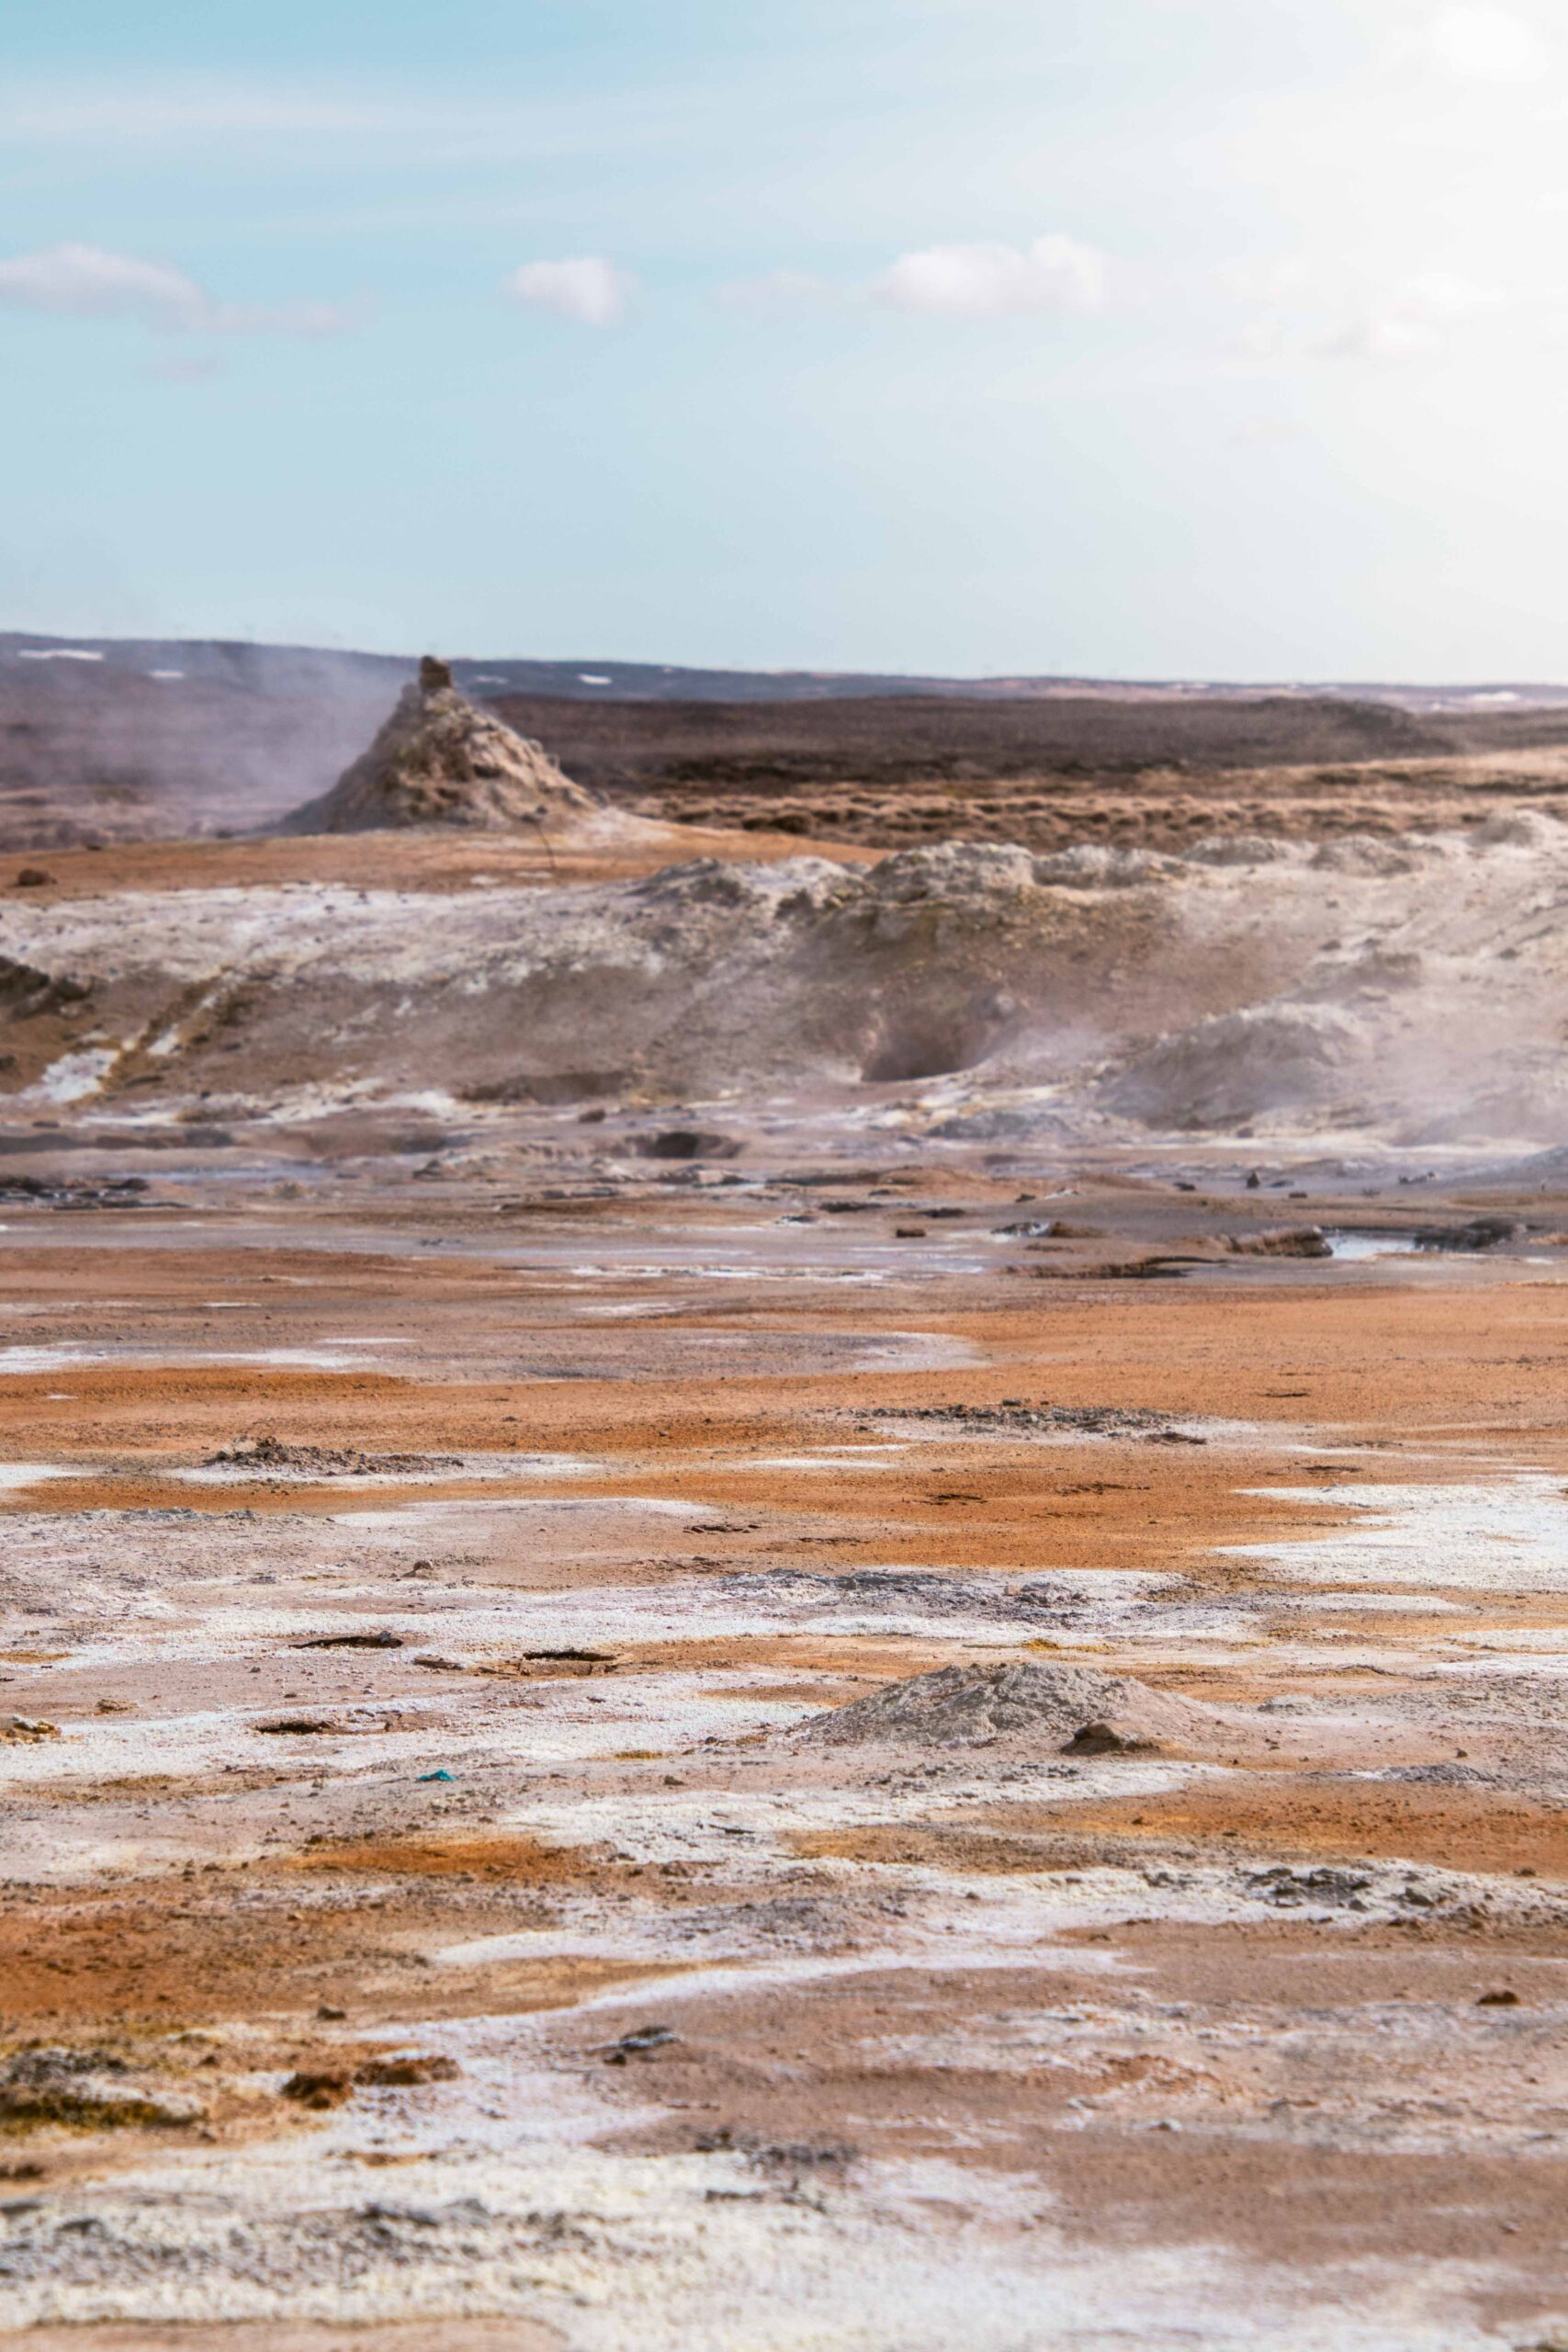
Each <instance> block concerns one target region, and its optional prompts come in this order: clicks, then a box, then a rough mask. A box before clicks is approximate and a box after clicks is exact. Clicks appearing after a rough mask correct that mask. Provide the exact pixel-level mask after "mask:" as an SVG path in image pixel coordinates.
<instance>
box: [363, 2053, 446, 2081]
mask: <svg viewBox="0 0 1568 2352" xmlns="http://www.w3.org/2000/svg"><path fill="white" fill-rule="evenodd" d="M462 2071H463V2070H462V2068H461V2066H459V2065H458V2064H457V2060H456V2059H455V2058H448V2057H446V2055H445V2054H444V2053H443V2052H439V2051H437V2052H434V2053H432V2054H431V2055H430V2056H428V2057H408V2058H371V2059H368V2060H367V2062H366V2064H364V2065H363V2066H356V2067H355V2073H354V2079H355V2083H356V2084H358V2085H362V2086H364V2087H365V2088H367V2089H375V2090H412V2089H413V2088H415V2087H416V2086H418V2085H419V2084H421V2083H455V2082H456V2081H457V2077H458V2075H460V2074H461V2073H462Z"/></svg>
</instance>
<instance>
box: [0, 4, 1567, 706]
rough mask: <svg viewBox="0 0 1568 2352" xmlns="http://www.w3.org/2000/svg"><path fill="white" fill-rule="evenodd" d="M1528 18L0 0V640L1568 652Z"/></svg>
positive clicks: (705, 650)
mask: <svg viewBox="0 0 1568 2352" xmlns="http://www.w3.org/2000/svg"><path fill="white" fill-rule="evenodd" d="M1565 133H1568V21H1565V17H1564V12H1563V11H1562V7H1561V6H1560V5H1559V6H1552V5H1551V0H1518V5H1517V6H1515V5H1511V4H1510V5H1508V6H1495V5H1492V0H657V5H655V4H654V0H505V4H504V5H502V0H446V5H444V6H442V7H441V8H439V9H433V8H431V7H429V6H419V5H415V0H374V5H367V4H362V0H268V5H267V6H266V7H265V8H251V7H246V8H238V7H232V6H231V7H214V6H212V4H211V0H138V5H137V6H135V7H133V8H132V7H127V6H126V5H125V0H6V9H5V11H4V18H3V23H0V432H3V434H4V447H5V449H6V495H5V497H4V499H3V500H0V628H28V629H36V630H39V631H43V632H52V633H59V634H62V636H69V635H70V634H72V633H76V634H81V635H88V634H105V635H108V634H122V635H123V634H134V635H142V636H147V635H159V636H165V635H166V636H176V635H186V636H197V637H256V638H264V639H271V640H274V641H280V642H288V643H310V644H325V645H338V646H360V647H366V648H370V649H375V650H386V651H397V652H412V651H417V650H421V649H422V648H423V647H426V646H429V647H432V648H437V649H440V650H445V651H446V652H449V653H452V654H461V655H471V656H475V655H490V656H494V657H500V656H513V657H519V656H538V657H542V658H552V659H574V658H580V657H581V658H588V657H593V658H597V659H608V658H615V659H619V660H622V661H634V660H635V661H658V662H681V663H702V664H716V665H721V666H746V667H756V668H811V669H874V670H895V671H909V672H919V671H926V672H942V673H981V674H991V675H996V674H1009V673H1032V674H1033V673H1047V674H1057V675H1092V676H1102V677H1129V678H1138V677H1167V676H1182V677H1190V678H1195V679H1201V680H1207V679H1236V680H1252V679H1256V680H1268V679H1277V680H1292V679H1297V678H1310V677H1323V678H1337V679H1358V678H1359V679H1367V680H1377V679H1384V680H1387V679H1411V680H1416V679H1433V680H1436V679H1445V680H1472V681H1474V680H1483V679H1495V680H1497V679H1501V680H1532V679H1533V680H1547V679H1556V680H1561V679H1564V678H1568V588H1565V586H1564V584H1563V579H1564V572H1565V567H1564V564H1563V562H1562V557H1561V554H1560V548H1562V544H1563V542H1564V539H1565V536H1568V458H1565V439H1568V267H1565V262H1568V135H1565Z"/></svg>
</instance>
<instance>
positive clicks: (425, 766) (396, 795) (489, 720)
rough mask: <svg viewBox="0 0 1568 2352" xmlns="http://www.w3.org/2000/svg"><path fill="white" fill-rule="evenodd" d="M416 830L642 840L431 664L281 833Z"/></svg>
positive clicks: (428, 662) (537, 746) (543, 753)
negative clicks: (589, 834)
mask: <svg viewBox="0 0 1568 2352" xmlns="http://www.w3.org/2000/svg"><path fill="white" fill-rule="evenodd" d="M411 825H462V826H466V827H468V828H470V829H471V830H474V831H479V832H491V833H502V832H516V831H521V830H523V829H525V828H526V829H529V830H532V831H539V832H543V833H544V834H546V835H547V836H549V835H550V834H552V833H555V834H558V833H561V832H581V831H594V832H598V831H605V832H611V831H616V830H623V829H626V827H628V826H630V827H632V828H633V829H636V830H641V829H640V827H638V826H637V820H635V819H629V820H628V819H626V818H617V817H615V816H612V815H611V814H610V813H609V812H608V811H607V810H606V809H603V808H601V806H600V804H599V803H598V801H596V800H595V799H594V798H593V797H592V794H591V793H587V792H584V790H583V789H582V786H581V785H578V784H573V782H572V781H571V778H570V776H569V775H566V773H565V772H564V770H562V769H561V768H559V767H558V766H557V764H556V763H555V761H554V760H552V759H551V758H550V756H549V754H548V752H546V751H545V750H544V748H543V746H542V745H540V744H538V743H533V742H529V741H527V740H526V738H525V737H524V736H521V735H514V734H513V731H512V729H511V728H510V727H507V726H505V725H503V724H502V721H501V720H500V719H499V718H495V717H494V716H493V715H492V714H491V712H489V711H485V710H479V709H476V708H475V707H474V705H473V704H472V703H471V702H469V701H468V700H467V699H466V697H465V696H464V695H460V694H459V693H458V692H457V688H456V686H454V684H452V673H451V672H450V671H449V670H448V669H447V667H446V663H445V662H436V661H433V660H431V659H430V658H429V656H426V658H425V660H424V661H423V662H422V663H421V664H420V673H419V683H418V684H417V685H412V686H407V687H405V688H404V690H403V693H402V695H400V698H399V701H398V706H397V707H396V709H395V710H394V711H393V713H392V715H391V717H390V718H389V719H388V721H387V723H386V725H385V726H384V727H383V728H382V729H381V731H380V733H379V734H378V736H377V738H376V740H375V741H374V742H373V743H372V744H371V746H370V749H369V750H368V751H367V752H365V753H364V755H363V757H361V758H360V759H357V760H355V763H354V764H353V766H352V767H348V768H345V769H344V773H343V775H341V776H339V778H338V780H337V782H336V784H334V785H333V788H332V790H331V791H330V792H328V793H324V794H323V795H322V797H321V798H320V799H319V800H310V801H307V803H306V804H305V806H304V807H303V808H302V809H296V810H295V811H294V813H293V815H292V816H290V817H288V818H286V819H285V820H284V822H283V825H282V828H281V830H282V831H284V832H288V833H362V832H375V831H386V830H388V829H389V828H393V827H400V826H411Z"/></svg>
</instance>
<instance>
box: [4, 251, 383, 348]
mask: <svg viewBox="0 0 1568 2352" xmlns="http://www.w3.org/2000/svg"><path fill="white" fill-rule="evenodd" d="M0 307H4V308H5V309H7V310H13V311H44V312H47V313H48V314H49V315H51V317H54V318H62V319H135V320H138V321H140V322H141V325H143V326H147V327H156V328H158V329H160V330H161V331H162V332H163V333H164V334H298V335H324V334H341V333H342V331H343V330H344V327H346V326H348V325H349V324H350V323H351V318H350V313H349V312H348V311H346V310H344V309H342V308H340V307H339V306H338V305H336V304H333V303H329V302H289V303H283V304H278V305H271V306H268V305H265V304H253V303H243V302H219V301H215V300H213V298H212V296H211V295H210V294H209V293H208V292H207V291H206V289H205V288H203V287H200V286H198V285H197V282H196V280H195V278H194V277H186V273H185V271H184V270H183V269H175V268H173V267H172V266H170V265H169V264H168V263H166V262H157V261H142V260H141V259H139V258H138V256H137V255H136V254H114V253H107V252H106V251H105V249H104V248H103V246H101V245H50V246H47V247H45V248H44V249H43V250H42V251H41V252H39V253H36V254H17V256H16V257H15V258H14V259H13V260H10V261H0Z"/></svg>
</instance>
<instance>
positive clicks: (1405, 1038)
mask: <svg viewBox="0 0 1568 2352" xmlns="http://www.w3.org/2000/svg"><path fill="white" fill-rule="evenodd" d="M372 838H373V839H374V841H375V842H376V850H375V853H374V856H373V859H371V860H369V861H367V865H366V866H365V867H362V868H361V869H360V878H358V879H355V880H351V879H350V878H349V876H350V875H351V874H353V873H354V872H355V867H354V865H353V863H352V862H345V854H344V851H343V850H342V849H341V848H340V847H339V846H338V845H336V844H333V843H322V842H301V843H299V844H290V845H288V848H285V847H284V845H281V844H279V845H276V846H274V845H271V844H262V843H257V844H249V845H245V846H244V847H243V848H239V847H237V848H234V849H232V850H226V849H223V848H220V847H205V846H203V847H191V848H187V849H185V850H177V849H175V850H168V851H164V852H160V853H152V852H141V853H137V852H111V853H104V854H98V855H96V856H90V855H87V854H84V853H81V852H77V853H73V854H69V855H59V856H57V857H56V858H55V860H54V864H53V866H52V867H51V876H52V879H51V881H49V882H48V883H46V884H38V885H32V886H29V887H26V888H12V889H11V891H10V892H9V893H8V894H7V895H6V898H5V899H4V902H3V904H0V957H3V958H4V959H5V960H4V962H3V963H0V991H3V998H0V1001H3V1005H4V1012H5V1014H6V1022H5V1028H6V1046H7V1048H8V1051H9V1069H8V1071H7V1073H6V1074H7V1076H8V1079H9V1081H10V1085H11V1088H12V1093H13V1099H14V1100H15V1101H16V1103H17V1107H18V1109H19V1110H21V1111H23V1112H24V1113H28V1114H33V1115H37V1114H39V1113H40V1112H43V1111H46V1110H47V1109H48V1108H49V1106H51V1105H53V1104H66V1103H69V1104H74V1105H77V1106H81V1107H83V1108H85V1107H86V1106H88V1105H91V1106H93V1107H94V1109H95V1110H99V1111H104V1112H109V1111H112V1112H113V1113H114V1114H115V1115H116V1116H117V1117H120V1116H123V1115H126V1114H130V1113H131V1112H134V1114H135V1115H136V1117H137V1118H138V1120H156V1119H158V1118H161V1117H162V1118H166V1117H169V1116H175V1117H178V1116H181V1115H184V1116H189V1115H190V1114H191V1113H192V1109H193V1106H196V1105H200V1106H204V1107H203V1108H202V1110H201V1113H200V1115H202V1116H203V1117H212V1118H223V1119H228V1118H231V1117H240V1118H244V1117H253V1116H257V1115H265V1114H276V1113H279V1112H282V1113H287V1112H288V1111H289V1110H290V1108H291V1107H298V1106H299V1104H300V1103H310V1104H311V1105H312V1106H315V1107H320V1104H321V1102H322V1101H324V1100H325V1099H328V1098H335V1099H338V1100H342V1101H344V1102H345V1103H356V1104H363V1103H366V1102H367V1101H371V1100H375V1099H378V1098H381V1099H385V1100H388V1101H389V1102H391V1101H396V1100H397V1099H398V1098H400V1097H410V1096H420V1095H425V1094H431V1093H432V1092H434V1094H437V1095H439V1096H440V1097H441V1098H442V1099H443V1100H444V1101H445V1102H446V1103H447V1105H448V1110H450V1107H451V1105H452V1104H453V1103H471V1104H476V1105H478V1104H482V1103H487V1102H493V1101H496V1100H505V1099H523V1100H525V1099H528V1098H530V1097H532V1098H534V1099H536V1100H542V1101H547V1102H551V1101H555V1102H560V1101H568V1100H576V1101H580V1102H583V1103H605V1104H607V1105H614V1104H615V1103H617V1102H622V1101H625V1100H626V1099H627V1098H633V1097H635V1098H637V1099H640V1100H642V1101H645V1102H651V1101H657V1100H659V1099H660V1098H661V1097H662V1098H663V1099H665V1100H669V1101H675V1100H679V1099H680V1098H682V1097H687V1096H695V1097H701V1098H717V1097H719V1096H723V1095H726V1094H735V1095H737V1096H739V1097H743V1098H744V1097H747V1096H750V1095H753V1094H755V1092H756V1091H757V1090H759V1089H761V1090H764V1091H765V1090H769V1089H773V1088H777V1087H781V1086H782V1087H785V1088H790V1089H795V1090H798V1089H801V1088H803V1087H812V1086H818V1087H826V1088H828V1089H830V1090H835V1091H836V1092H837V1096H838V1099H840V1101H841V1102H842V1103H845V1104H846V1105H848V1104H852V1105H853V1110H854V1115H858V1116H860V1117H861V1118H863V1120H866V1121H869V1122H872V1123H877V1122H881V1123H883V1124H885V1125H887V1126H888V1127H890V1128H892V1127H897V1128H900V1129H902V1130H903V1131H905V1132H908V1133H911V1134H918V1133H922V1132H924V1133H933V1134H937V1135H947V1136H953V1135H960V1134H964V1135H969V1136H974V1137H975V1138H976V1139H986V1138H989V1139H990V1140H993V1141H997V1140H1003V1139H1007V1140H1011V1139H1025V1138H1028V1137H1038V1138H1044V1137H1051V1138H1066V1137H1069V1136H1076V1137H1078V1138H1080V1139H1081V1138H1090V1137H1092V1138H1098V1139H1101V1140H1104V1141H1107V1142H1110V1143H1116V1144H1125V1143H1128V1142H1131V1141H1133V1140H1134V1139H1135V1138H1136V1137H1137V1136H1140V1135H1145V1134H1150V1133H1154V1134H1168V1133H1171V1132H1200V1133H1201V1132H1211V1133H1226V1134H1235V1133H1236V1132H1238V1131H1240V1132H1242V1133H1243V1134H1248V1133H1250V1134H1251V1135H1253V1136H1258V1137H1260V1138H1267V1137H1270V1136H1272V1137H1275V1138H1278V1139H1284V1138H1288V1137H1305V1136H1340V1137H1344V1136H1352V1137H1357V1138H1360V1139H1362V1140H1371V1139H1374V1138H1375V1139H1381V1140H1383V1141H1387V1142H1391V1143H1398V1144H1404V1145H1410V1146H1421V1145H1426V1144H1437V1143H1441V1142H1448V1141H1466V1142H1475V1143H1484V1142H1489V1141H1501V1142H1505V1143H1507V1144H1511V1145H1512V1144H1518V1143H1520V1142H1523V1141H1533V1142H1536V1143H1538V1144H1542V1145H1550V1144H1556V1143H1558V1142H1560V1141H1562V1139H1563V1137H1564V1135H1565V1134H1568V1092H1565V1081H1564V1078H1563V1070H1564V1067H1565V1065H1564V1063H1563V1060H1562V1051H1561V1046H1562V1010H1561V1008H1562V985H1563V977H1564V962H1565V955H1568V951H1565V949H1564V945H1563V939H1564V927H1563V923H1562V911H1563V909H1564V906H1565V905H1568V825H1565V824H1563V823H1562V822H1560V821H1559V820H1556V819H1553V818H1547V817H1543V816H1540V815H1538V814H1534V813H1532V812H1529V811H1528V810H1515V811H1511V812H1505V813H1503V814H1500V815H1497V816H1495V817H1494V818H1493V819H1492V820H1489V821H1488V822H1487V823H1486V824H1484V825H1483V826H1482V827H1480V828H1479V829H1478V830H1473V831H1470V832H1468V833H1465V834H1447V835H1444V834H1438V835H1420V836H1411V837H1408V838H1406V839H1404V840H1402V841H1400V842H1389V841H1386V840H1382V839H1378V838H1374V837H1371V836H1367V837H1357V836H1349V837H1347V838H1344V839H1340V840H1337V841H1334V842H1326V843H1322V844H1319V845H1317V846H1315V847H1314V846H1313V845H1311V844H1310V843H1280V842H1276V841H1270V840H1267V839H1264V838H1262V837H1248V836H1230V837H1218V838H1215V839H1213V840H1211V841H1210V842H1207V843H1205V844H1203V845H1202V846H1201V848H1200V849H1198V850H1196V851H1194V852H1193V853H1192V854H1190V855H1188V856H1186V857H1173V856H1167V855H1156V854H1150V853H1147V852H1143V851H1118V850H1108V849H1105V848H1102V847H1098V846H1082V847H1079V848H1077V849H1075V850H1070V851H1066V852H1064V853H1061V854H1055V855H1051V856H1045V857H1040V856H1034V855H1032V854H1030V853H1029V852H1027V851H1024V850H1021V849H1017V848H1010V847H1007V846H1001V845H976V844H970V845H964V844H948V845H944V846H942V847H941V848H934V849H926V850H918V851H908V852H903V853H899V854H895V855H892V856H889V857H885V858H882V859H880V860H878V861H876V862H875V863H872V864H850V863H843V862H839V861H834V860H829V859H828V858H825V857H821V856H802V855H793V856H786V857H783V858H775V861H774V862H773V863H770V864H760V865H759V864H738V863H734V862H732V860H727V859H726V858H725V857H722V856H716V855H711V854H710V855H698V856H696V857H692V858H687V859H684V860H682V861H680V862H677V863H674V864H668V863H667V864H663V865H660V864H659V863H658V860H659V858H660V856H661V855H662V854H664V853H666V852H667V851H668V849H669V847H670V846H671V843H678V842H680V838H681V837H680V835H679V832H678V831H677V830H674V829H665V831H663V832H662V833H660V832H658V831H654V832H653V834H652V839H651V842H650V843H649V845H648V846H647V847H646V848H644V847H642V845H641V844H639V843H638V842H637V841H636V839H635V838H634V839H633V840H632V841H631V842H629V843H623V844H619V845H617V846H616V847H615V848H613V849H612V850H611V851H609V852H607V853H606V854H605V856H604V858H602V859H600V860H599V861H597V862H596V861H595V860H594V858H593V856H592V853H591V852H587V851H583V850H581V849H579V850H578V851H577V852H576V854H575V870H576V872H577V873H579V874H581V876H583V878H582V879H581V880H573V881H571V882H569V883H563V881H562V880H561V879H560V878H556V879H554V880H552V879H551V873H552V853H551V852H550V851H549V849H548V845H547V844H546V845H545V846H544V847H543V849H541V846H540V845H539V844H538V843H537V842H524V843H518V842H515V841H508V840H507V839H505V838H498V839H496V840H493V841H492V840H486V841H484V842H480V843H466V844H463V845H462V846H461V847H458V846H453V845H449V844H448V842H446V841H445V840H443V839H442V837H440V836H439V835H426V836H422V837H420V838H419V840H418V842H417V844H414V843H411V845H410V846H409V850H408V854H407V856H406V858H404V859H400V855H399V852H400V848H401V847H402V845H401V844H400V843H397V842H389V841H388V840H387V839H386V838H385V837H380V836H376V837H372ZM709 838H710V839H712V840H714V841H715V842H716V844H717V845H718V846H720V847H726V846H728V847H729V848H730V849H731V851H733V843H729V844H726V843H725V842H724V841H723V838H722V837H709ZM706 845H707V843H706V842H705V839H704V837H702V836H697V837H695V842H694V846H697V847H699V848H701V847H705V846H706ZM639 853H640V854H639ZM139 860H140V864H139V863H138V861H139ZM122 865H123V866H126V867H128V868H129V870H128V871H127V872H126V873H125V878H124V881H123V882H121V883H118V884H117V879H116V876H117V868H119V867H121V866H122ZM606 866H608V869H609V872H610V873H611V874H613V875H614V876H615V877H616V878H615V879H603V880H597V881H596V880H594V879H592V876H593V875H594V874H595V873H596V872H598V873H603V872H604V869H605V867H606ZM555 873H556V876H557V877H559V875H560V868H559V866H558V864H557V865H556V866H555ZM911 1089H912V1090H914V1091H910V1090H911Z"/></svg>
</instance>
